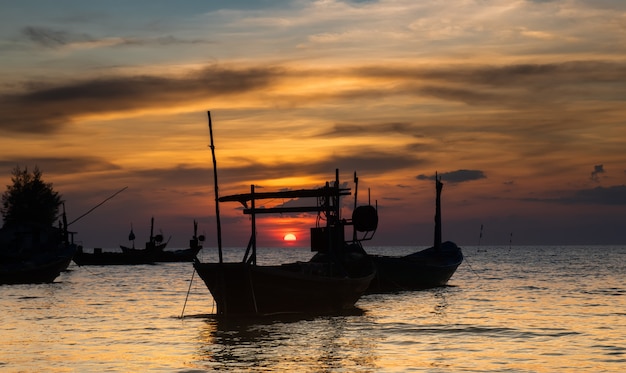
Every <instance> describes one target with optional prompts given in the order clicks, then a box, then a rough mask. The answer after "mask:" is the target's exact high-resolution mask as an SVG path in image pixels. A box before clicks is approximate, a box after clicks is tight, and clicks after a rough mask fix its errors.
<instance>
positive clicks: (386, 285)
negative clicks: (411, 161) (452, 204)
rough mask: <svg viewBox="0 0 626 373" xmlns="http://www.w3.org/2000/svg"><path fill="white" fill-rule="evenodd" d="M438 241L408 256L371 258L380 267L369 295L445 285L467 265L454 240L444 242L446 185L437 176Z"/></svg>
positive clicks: (372, 256) (436, 219) (436, 214)
mask: <svg viewBox="0 0 626 373" xmlns="http://www.w3.org/2000/svg"><path fill="white" fill-rule="evenodd" d="M435 181H436V190H437V198H436V212H435V242H434V245H433V246H432V247H429V248H427V249H424V250H421V251H418V252H415V253H412V254H409V255H405V256H384V255H370V257H371V258H372V260H373V261H374V264H375V265H376V277H375V278H374V280H373V281H372V283H371V284H370V287H369V289H368V293H379V292H393V291H402V290H421V289H428V288H434V287H438V286H445V285H447V283H448V280H450V278H451V277H452V275H453V274H454V272H455V271H456V269H457V267H458V266H459V265H460V264H461V263H462V262H463V253H462V251H461V249H460V248H459V247H458V246H457V245H456V244H455V243H454V242H451V241H446V242H443V243H442V242H441V190H442V188H443V183H442V182H441V180H440V179H439V178H438V177H437V176H436V175H435Z"/></svg>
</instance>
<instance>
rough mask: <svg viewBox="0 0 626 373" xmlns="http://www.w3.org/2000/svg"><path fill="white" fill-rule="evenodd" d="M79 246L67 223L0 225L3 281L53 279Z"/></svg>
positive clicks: (48, 280)
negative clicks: (51, 225) (52, 225)
mask: <svg viewBox="0 0 626 373" xmlns="http://www.w3.org/2000/svg"><path fill="white" fill-rule="evenodd" d="M76 248H77V246H76V245H75V244H74V242H73V233H70V232H68V231H67V220H66V219H65V214H64V215H63V226H62V227H59V228H56V227H45V226H41V225H39V224H29V223H22V224H18V225H16V226H9V227H2V229H0V284H37V283H47V282H53V281H54V280H55V279H56V278H57V277H58V276H59V275H60V274H61V272H63V271H65V270H66V269H67V267H68V266H69V264H70V262H71V261H72V257H73V256H74V254H75V252H76Z"/></svg>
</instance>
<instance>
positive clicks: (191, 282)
mask: <svg viewBox="0 0 626 373" xmlns="http://www.w3.org/2000/svg"><path fill="white" fill-rule="evenodd" d="M195 274H196V268H195V267H194V269H193V272H192V273H191V280H189V289H187V295H186V296H185V303H184V304H183V311H182V312H181V313H180V318H181V319H182V318H183V317H184V315H185V308H186V307H187V300H188V299H189V293H191V285H192V284H193V276H194V275H195Z"/></svg>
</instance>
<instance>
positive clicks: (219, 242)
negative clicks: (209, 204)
mask: <svg viewBox="0 0 626 373" xmlns="http://www.w3.org/2000/svg"><path fill="white" fill-rule="evenodd" d="M207 115H208V116H209V135H210V136H211V145H210V147H211V155H212V157H213V184H214V190H215V219H216V223H217V252H218V254H219V260H220V263H222V262H223V259H222V223H221V222H220V201H219V192H218V186H217V162H216V160H215V145H214V144H213V122H211V112H210V111H207Z"/></svg>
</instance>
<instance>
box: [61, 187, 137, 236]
mask: <svg viewBox="0 0 626 373" xmlns="http://www.w3.org/2000/svg"><path fill="white" fill-rule="evenodd" d="M126 189H128V187H127V186H125V187H123V188H122V189H120V190H118V191H117V192H115V193H113V195H112V196H110V197H109V198H107V199H105V200H104V201H102V202H100V203H98V204H97V205H95V206H94V207H92V208H91V210H89V211H87V212H86V213H84V214H82V215H81V216H79V217H77V218H76V219H74V220H72V221H71V222H69V223H67V225H68V226H70V225H72V224H74V223H76V222H77V221H78V220H80V219H82V218H83V217H85V216H86V215H87V214H89V213H90V212H92V211H93V210H95V209H97V208H98V207H100V206H102V205H103V204H104V203H105V202H106V201H108V200H110V199H111V198H113V197H115V196H116V195H118V194H120V193H122V192H123V191H125V190H126Z"/></svg>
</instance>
